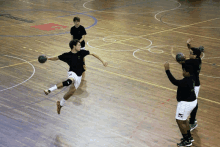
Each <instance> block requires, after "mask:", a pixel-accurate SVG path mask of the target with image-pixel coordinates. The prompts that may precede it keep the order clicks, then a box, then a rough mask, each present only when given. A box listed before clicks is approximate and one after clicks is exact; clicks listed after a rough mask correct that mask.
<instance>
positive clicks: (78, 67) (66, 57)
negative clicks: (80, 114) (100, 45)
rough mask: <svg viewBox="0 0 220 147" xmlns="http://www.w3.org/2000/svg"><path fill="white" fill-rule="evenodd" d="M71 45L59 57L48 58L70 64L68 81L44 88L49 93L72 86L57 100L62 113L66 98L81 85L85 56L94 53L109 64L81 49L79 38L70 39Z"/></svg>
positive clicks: (105, 64) (104, 63)
mask: <svg viewBox="0 0 220 147" xmlns="http://www.w3.org/2000/svg"><path fill="white" fill-rule="evenodd" d="M69 47H70V48H71V51H70V52H66V53H64V54H62V55H59V56H57V57H51V58H47V59H48V60H52V61H57V60H61V61H63V62H66V63H67V64H68V65H69V72H68V79H67V80H66V81H63V82H61V83H58V84H57V85H54V86H53V87H51V88H49V89H47V90H44V93H45V94H46V95H48V94H49V93H51V92H52V91H54V90H56V89H61V88H63V87H64V86H70V88H69V91H68V92H67V93H66V94H65V95H64V97H63V98H62V99H61V101H57V113H58V114H60V110H61V108H62V107H63V106H64V103H65V101H66V100H68V99H69V98H70V97H71V96H72V95H73V94H74V92H75V91H76V89H77V88H78V87H79V85H80V83H81V79H82V73H83V72H84V71H85V70H84V68H83V58H84V57H85V56H87V55H92V56H94V57H96V58H97V59H99V60H100V61H101V62H102V63H103V65H104V66H107V65H108V63H107V62H104V61H103V60H102V59H101V58H100V57H99V56H97V55H96V54H93V53H90V52H89V51H86V50H80V48H81V45H80V42H79V40H77V39H74V40H72V41H70V43H69Z"/></svg>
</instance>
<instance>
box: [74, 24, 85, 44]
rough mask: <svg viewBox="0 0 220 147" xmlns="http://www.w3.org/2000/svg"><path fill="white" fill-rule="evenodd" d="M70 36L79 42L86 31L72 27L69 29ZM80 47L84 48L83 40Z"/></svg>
mask: <svg viewBox="0 0 220 147" xmlns="http://www.w3.org/2000/svg"><path fill="white" fill-rule="evenodd" d="M70 34H71V35H72V36H73V38H74V39H78V40H80V39H81V38H82V36H83V35H86V30H85V28H84V27H83V26H81V25H80V26H79V27H78V28H76V27H75V26H73V27H72V28H71V29H70ZM81 47H85V41H84V40H83V41H82V42H81Z"/></svg>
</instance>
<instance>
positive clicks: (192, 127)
mask: <svg viewBox="0 0 220 147" xmlns="http://www.w3.org/2000/svg"><path fill="white" fill-rule="evenodd" d="M197 126H198V124H197V123H196V122H195V123H194V124H189V127H190V131H192V130H194V129H195V128H196V127H197Z"/></svg>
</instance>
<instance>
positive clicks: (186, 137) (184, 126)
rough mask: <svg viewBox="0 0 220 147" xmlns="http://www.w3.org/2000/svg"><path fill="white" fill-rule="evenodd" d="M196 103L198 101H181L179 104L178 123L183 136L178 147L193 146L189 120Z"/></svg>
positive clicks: (177, 111)
mask: <svg viewBox="0 0 220 147" xmlns="http://www.w3.org/2000/svg"><path fill="white" fill-rule="evenodd" d="M196 103H197V100H196V101H195V102H194V103H193V102H184V101H181V102H178V104H177V110H176V122H177V124H178V126H179V129H180V132H181V133H182V136H183V138H182V139H181V142H180V143H178V144H177V145H178V146H191V145H192V142H193V141H194V140H193V138H192V136H191V133H190V127H189V123H188V121H187V118H188V117H189V115H190V113H191V111H192V110H193V108H194V107H195V106H196Z"/></svg>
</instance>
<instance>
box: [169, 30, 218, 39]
mask: <svg viewBox="0 0 220 147" xmlns="http://www.w3.org/2000/svg"><path fill="white" fill-rule="evenodd" d="M172 32H175V33H180V34H185V35H192V36H196V37H202V38H208V39H213V40H220V39H219V38H212V37H207V36H200V35H196V34H190V33H184V32H179V31H172Z"/></svg>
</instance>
